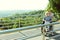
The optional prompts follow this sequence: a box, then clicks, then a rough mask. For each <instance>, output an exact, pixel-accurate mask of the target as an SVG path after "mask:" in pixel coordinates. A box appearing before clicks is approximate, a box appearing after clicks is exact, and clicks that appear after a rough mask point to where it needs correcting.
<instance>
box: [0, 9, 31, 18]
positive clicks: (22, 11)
mask: <svg viewBox="0 0 60 40" xmlns="http://www.w3.org/2000/svg"><path fill="white" fill-rule="evenodd" d="M30 11H31V10H11V11H9V10H8V11H0V18H1V17H7V16H11V15H12V14H17V13H19V14H22V13H25V12H30Z"/></svg>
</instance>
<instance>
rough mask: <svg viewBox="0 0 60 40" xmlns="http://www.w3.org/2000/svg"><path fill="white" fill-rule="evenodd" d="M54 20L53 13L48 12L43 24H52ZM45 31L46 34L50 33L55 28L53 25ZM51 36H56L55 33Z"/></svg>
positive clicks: (46, 27)
mask: <svg viewBox="0 0 60 40" xmlns="http://www.w3.org/2000/svg"><path fill="white" fill-rule="evenodd" d="M52 18H53V13H52V12H51V11H48V12H47V13H45V17H44V18H43V24H49V23H52ZM42 29H43V28H41V30H42ZM44 29H45V30H44V31H45V32H50V31H52V30H53V26H52V25H49V26H45V27H44ZM51 34H52V35H54V34H53V32H52V33H51Z"/></svg>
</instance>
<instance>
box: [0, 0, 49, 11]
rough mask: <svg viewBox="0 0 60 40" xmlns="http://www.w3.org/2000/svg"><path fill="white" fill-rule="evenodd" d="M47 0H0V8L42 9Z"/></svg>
mask: <svg viewBox="0 0 60 40" xmlns="http://www.w3.org/2000/svg"><path fill="white" fill-rule="evenodd" d="M47 4H48V0H0V11H1V10H40V9H42V10H44V9H45V8H46V6H47Z"/></svg>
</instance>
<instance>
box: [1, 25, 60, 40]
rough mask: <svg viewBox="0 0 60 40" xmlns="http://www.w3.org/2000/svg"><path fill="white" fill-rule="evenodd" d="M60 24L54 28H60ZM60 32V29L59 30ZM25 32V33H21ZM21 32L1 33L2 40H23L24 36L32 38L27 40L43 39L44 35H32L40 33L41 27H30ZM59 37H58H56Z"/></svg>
mask: <svg viewBox="0 0 60 40" xmlns="http://www.w3.org/2000/svg"><path fill="white" fill-rule="evenodd" d="M59 26H60V24H57V25H55V26H54V30H55V29H58V28H60V27H59ZM57 32H58V33H60V31H57ZM21 33H23V34H21ZM21 33H20V32H13V33H7V34H1V35H0V40H21V39H22V38H28V37H29V38H30V39H27V40H42V36H37V37H34V38H33V37H30V36H34V35H40V33H41V32H40V28H36V29H30V30H24V31H21ZM57 38H59V37H56V39H57ZM59 39H60V38H59Z"/></svg>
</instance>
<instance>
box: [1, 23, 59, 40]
mask: <svg viewBox="0 0 60 40" xmlns="http://www.w3.org/2000/svg"><path fill="white" fill-rule="evenodd" d="M55 24H60V22H53V23H50V24H39V25H34V26H27V27H22V28H16V29H9V30H2V31H0V34H5V33H11V32H16V31H23V30H28V29H33V28H40V27H44V26H47V25H55ZM58 30H60V29H58ZM53 31H57V30H53ZM51 32H52V31H51ZM36 36H39V35H36ZM31 37H35V36H31ZM31 37H27V38H24V39H22V40H26V39H29V38H31ZM43 40H45V39H44V31H43Z"/></svg>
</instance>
